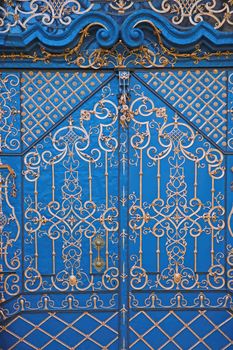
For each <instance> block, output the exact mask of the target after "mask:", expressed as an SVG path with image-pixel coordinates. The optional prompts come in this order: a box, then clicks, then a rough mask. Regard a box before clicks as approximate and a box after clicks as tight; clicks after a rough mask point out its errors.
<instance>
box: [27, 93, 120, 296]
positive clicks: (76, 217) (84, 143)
mask: <svg viewBox="0 0 233 350" xmlns="http://www.w3.org/2000/svg"><path fill="white" fill-rule="evenodd" d="M111 94H112V93H111V90H110V87H105V88H104V90H103V98H102V99H101V100H100V101H99V102H98V103H97V104H95V106H94V109H93V110H91V111H89V110H85V109H83V110H81V112H80V113H81V115H80V117H79V120H78V125H76V123H74V119H73V118H70V119H69V124H68V126H62V127H61V128H59V129H58V130H57V131H56V132H55V133H54V134H53V135H50V136H48V137H47V138H45V143H44V144H39V145H37V147H36V149H35V150H33V151H31V152H29V153H27V154H26V156H25V158H24V162H25V166H26V170H25V171H24V175H25V180H26V181H27V182H28V183H30V184H31V185H32V186H34V198H33V197H32V196H31V194H29V196H28V197H27V198H26V205H27V209H26V212H25V218H26V222H25V230H26V232H27V234H28V237H27V239H26V242H27V244H28V245H29V246H32V245H34V253H33V255H30V256H29V255H28V256H26V261H27V265H28V267H27V269H26V271H25V278H26V282H25V288H26V290H28V291H31V292H33V291H34V292H35V291H37V290H39V289H40V288H42V290H53V289H54V288H55V289H56V290H58V291H65V290H68V289H70V288H71V289H72V290H73V289H76V290H80V291H84V290H89V289H90V288H92V289H98V290H101V289H103V288H104V289H105V288H106V289H108V290H114V289H116V288H117V287H118V284H119V282H118V268H117V266H116V261H117V254H116V253H114V252H111V251H109V244H110V241H111V240H113V244H114V233H116V231H117V230H118V221H117V220H118V219H117V217H118V209H117V207H116V195H115V196H112V195H111V196H110V195H109V191H110V190H109V178H108V176H109V175H108V172H109V171H110V170H109V169H111V167H114V166H115V165H114V163H115V162H116V159H115V151H116V149H117V145H118V141H117V139H116V137H115V136H114V134H115V124H116V122H117V115H118V110H117V106H116V105H115V104H114V103H113V102H112V101H111ZM91 120H94V124H96V123H97V122H99V123H97V124H96V125H94V124H93V125H92V123H90V121H91ZM93 142H96V143H95V146H94V144H93ZM46 144H47V145H50V146H51V147H52V148H51V149H47V147H46ZM86 167H87V168H86ZM103 167H104V168H105V179H106V180H105V191H106V197H105V203H101V204H100V203H99V204H98V203H97V202H95V199H94V198H95V188H93V186H94V185H93V180H92V179H93V174H94V170H95V169H98V171H100V170H99V169H101V168H103ZM80 168H81V169H83V170H80ZM45 170H46V172H48V171H49V172H51V181H52V183H51V189H50V191H51V199H49V200H48V202H47V203H44V202H40V196H39V194H38V189H39V188H40V186H41V185H40V184H41V181H42V180H41V177H42V176H45V174H46V172H45ZM80 171H83V172H86V171H87V174H88V182H87V184H86V185H85V186H88V189H87V188H86V187H85V188H83V185H82V182H81V180H80ZM58 172H60V173H61V174H63V175H62V177H63V180H62V182H61V183H60V182H59V183H58V182H57V181H55V179H56V178H55V174H56V173H58ZM43 174H44V175H43ZM82 181H83V179H82ZM87 194H88V195H87ZM43 236H45V238H46V241H47V242H48V241H50V242H51V249H52V250H51V256H52V273H51V278H50V279H45V280H43V277H42V274H41V273H40V270H39V267H38V264H39V260H38V259H39V255H38V249H39V248H38V244H39V243H38V242H39V240H40V239H42V238H43ZM60 244H61V247H60ZM86 245H87V246H88V249H89V262H88V265H89V272H88V269H87V262H86V263H85V266H84V265H83V264H84V263H83V258H85V259H87V256H88V255H86V254H85V255H84V256H83V248H82V247H83V246H86ZM104 246H105V249H104V250H105V258H104V259H103V257H102V254H103V253H104V252H103V248H104ZM59 247H60V248H59ZM93 248H95V249H96V250H97V256H96V258H95V259H94V256H95V252H94V251H93ZM59 249H61V251H59ZM59 256H61V258H62V261H63V264H62V265H61V264H60V258H59ZM93 267H94V269H95V270H97V271H98V272H101V273H102V275H101V276H100V280H99V277H98V276H95V275H94V274H93Z"/></svg>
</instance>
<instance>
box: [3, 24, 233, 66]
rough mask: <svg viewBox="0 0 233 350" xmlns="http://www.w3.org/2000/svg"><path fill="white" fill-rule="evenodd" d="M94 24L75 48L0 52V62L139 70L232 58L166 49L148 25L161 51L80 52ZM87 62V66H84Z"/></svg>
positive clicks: (222, 53)
mask: <svg viewBox="0 0 233 350" xmlns="http://www.w3.org/2000/svg"><path fill="white" fill-rule="evenodd" d="M96 24H97V23H92V24H89V25H88V26H87V27H86V28H84V29H83V30H82V31H81V32H80V39H79V41H78V43H77V44H76V45H75V47H74V48H68V49H65V50H64V51H63V52H61V53H53V52H49V51H48V50H46V49H45V48H44V47H41V48H40V53H39V54H38V53H37V52H36V51H35V52H34V53H33V54H29V53H28V54H27V53H24V52H20V53H2V54H1V55H0V59H2V60H30V61H32V62H34V63H36V62H43V63H45V64H48V63H50V62H51V60H53V59H63V60H64V61H65V62H66V63H67V64H75V65H77V66H79V67H80V68H90V67H92V68H96V69H100V68H102V67H106V66H108V65H114V67H115V68H125V67H126V66H127V65H128V63H127V62H126V61H127V59H129V58H131V59H130V60H129V61H130V63H131V64H135V65H137V66H142V67H166V66H169V65H171V66H175V64H176V62H177V61H178V60H179V59H185V58H188V59H192V60H193V61H194V63H196V64H197V63H198V62H200V61H203V60H209V59H210V58H211V57H229V56H232V55H233V51H229V50H227V51H215V52H203V51H202V49H201V48H200V45H199V44H197V45H196V46H195V50H194V51H192V52H191V53H179V52H178V51H176V49H174V48H168V47H166V45H165V44H164V41H163V38H162V33H161V31H160V30H159V29H158V28H157V27H156V26H155V25H154V24H153V23H151V22H149V24H150V25H151V26H152V28H153V32H154V35H155V38H156V39H157V41H158V44H159V46H160V49H161V52H153V51H152V50H150V49H149V48H148V47H147V46H140V47H139V48H137V49H132V50H129V49H128V48H127V47H126V46H125V45H124V44H123V43H122V42H121V41H119V42H118V43H117V44H115V45H114V46H113V47H112V48H110V49H102V48H99V49H95V50H94V51H92V52H90V53H88V51H85V50H84V52H81V49H82V45H83V43H84V41H85V38H86V37H87V36H88V35H89V34H90V29H91V28H92V27H93V26H95V25H96ZM118 45H121V46H123V47H124V49H125V50H124V54H122V53H119V52H118V50H117V46H118ZM85 62H86V63H85Z"/></svg>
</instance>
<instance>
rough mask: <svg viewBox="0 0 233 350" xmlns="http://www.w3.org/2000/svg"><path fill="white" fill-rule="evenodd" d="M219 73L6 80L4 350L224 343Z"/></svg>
mask: <svg viewBox="0 0 233 350" xmlns="http://www.w3.org/2000/svg"><path fill="white" fill-rule="evenodd" d="M227 74H228V73H227V72H225V71H223V70H216V69H211V70H206V69H203V70H198V71H197V70H188V69H185V70H170V71H169V70H167V71H166V70H164V71H146V70H145V71H138V72H137V71H136V72H135V73H130V72H128V71H119V72H108V71H101V72H92V71H87V72H77V71H72V70H67V71H53V70H51V71H49V70H44V71H43V70H42V71H37V70H34V71H27V70H25V72H22V71H21V72H17V71H15V72H13V73H8V72H5V73H4V74H3V76H2V79H5V85H4V86H3V89H5V90H6V92H7V91H8V95H7V93H6V94H5V102H4V105H3V107H4V108H5V110H6V111H7V105H10V106H11V108H13V107H12V103H11V104H10V101H12V98H13V100H14V103H15V104H16V105H15V106H14V108H15V113H14V123H13V124H11V126H12V127H13V125H14V128H15V129H16V132H15V133H14V132H8V133H7V132H6V141H5V144H4V145H5V146H4V149H3V156H2V160H1V162H2V164H1V178H2V181H1V203H2V204H1V207H2V214H1V233H2V236H1V237H2V241H1V246H2V250H1V251H2V254H1V259H2V270H3V276H4V277H3V278H4V281H3V282H2V283H3V286H4V288H3V289H2V300H3V301H4V308H3V314H4V318H5V321H4V322H5V326H4V328H3V330H2V332H1V339H2V342H3V345H2V348H3V349H18V350H21V349H23V350H25V349H37V348H40V349H56V350H59V349H80V350H82V349H88V350H92V349H93V350H94V349H109V350H110V349H112V350H113V349H121V350H124V349H133V350H136V349H137V350H138V349H140V350H143V349H202V348H203V349H205V348H207V349H220V348H221V349H227V348H229V349H230V348H231V347H232V346H233V345H232V334H231V332H232V326H233V319H232V315H231V313H230V311H229V308H230V305H231V304H232V299H231V296H230V292H229V290H230V289H231V288H232V272H231V271H232V270H231V269H232V254H233V253H232V246H231V240H232V231H231V215H232V214H231V211H232V210H231V199H230V196H231V193H230V180H231V173H230V168H231V166H232V165H233V164H232V158H231V156H230V152H228V144H229V140H228V136H227V130H228V121H227V113H228V109H229V108H230V107H229V101H228V95H227V90H228V87H227V84H228V75H227ZM11 85H12V86H11ZM12 93H14V96H12V98H11V97H9V96H10V94H12ZM10 98H11V99H10ZM12 115H13V114H12V113H11V116H12ZM6 130H7V129H6ZM216 340H217V342H218V347H216Z"/></svg>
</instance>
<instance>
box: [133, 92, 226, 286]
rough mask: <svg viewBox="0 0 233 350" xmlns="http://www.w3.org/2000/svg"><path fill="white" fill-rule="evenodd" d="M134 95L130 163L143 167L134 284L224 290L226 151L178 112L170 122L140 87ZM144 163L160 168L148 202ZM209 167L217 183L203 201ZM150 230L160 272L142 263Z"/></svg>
mask: <svg viewBox="0 0 233 350" xmlns="http://www.w3.org/2000/svg"><path fill="white" fill-rule="evenodd" d="M134 95H135V99H134V100H133V102H132V103H131V105H130V110H131V112H132V114H133V115H134V117H133V118H132V123H133V124H131V129H132V130H133V133H132V136H131V140H130V142H131V147H132V148H133V150H134V151H133V152H132V156H131V164H132V166H136V167H137V168H138V171H139V173H138V178H139V192H138V193H137V191H136V192H133V193H131V194H130V201H131V207H130V209H129V213H130V221H129V226H130V229H131V234H130V240H131V241H132V244H133V245H136V246H138V254H137V255H136V253H135V254H132V255H131V261H132V263H133V265H132V268H131V287H132V289H136V290H137V289H143V288H145V287H147V288H162V289H167V290H169V289H173V288H176V289H185V290H189V289H193V288H201V289H206V288H207V289H208V288H213V289H221V288H223V287H224V286H225V278H224V273H225V268H224V265H223V263H221V261H222V259H223V255H222V254H223V253H222V252H218V249H217V245H218V244H219V243H220V242H221V241H222V240H223V238H222V231H223V229H224V227H225V224H224V220H223V215H224V212H225V209H224V207H223V204H222V202H223V198H224V196H223V194H222V193H221V192H219V190H217V189H216V188H215V187H217V188H218V186H219V185H218V182H219V181H220V182H221V179H222V178H223V176H224V171H225V168H224V163H223V154H222V153H221V152H220V151H219V150H217V149H214V148H212V147H211V146H210V145H208V144H207V143H206V144H205V145H203V146H202V145H201V142H202V137H201V136H200V135H199V134H198V133H195V132H194V131H193V129H192V128H191V127H190V126H189V125H188V124H186V123H184V122H182V121H181V120H180V119H179V118H178V117H177V116H176V115H175V116H174V121H168V117H167V113H166V110H165V109H164V108H159V109H158V108H156V107H155V105H154V102H153V100H152V99H150V98H149V97H147V96H145V95H144V93H140V92H139V88H138V87H137V88H135V90H134ZM155 113H156V114H155ZM153 115H154V118H153ZM143 117H144V120H143V119H142V118H143ZM149 117H150V121H149ZM152 118H153V119H152ZM156 130H157V131H156ZM152 134H155V135H156V134H157V138H158V142H157V143H156V144H154V145H153V140H154V139H155V135H154V136H153V137H152ZM196 144H197V146H196ZM143 159H145V160H143ZM145 162H147V166H149V167H151V168H155V171H156V173H157V176H156V180H155V183H154V186H155V188H157V191H156V194H155V195H153V196H152V199H151V202H148V201H147V202H144V201H143V196H145V195H144V191H143V166H146V163H145ZM164 162H166V164H167V165H168V167H169V176H168V177H167V180H166V184H165V183H164V175H163V186H166V191H161V181H162V180H161V168H162V167H164V166H165V163H164ZM186 162H188V163H190V166H192V167H193V169H194V170H193V171H194V184H193V189H192V190H191V187H190V186H189V187H188V184H187V181H186V176H187V175H186V172H187V164H186ZM191 164H192V165H191ZM206 167H207V169H208V176H209V179H210V183H211V184H212V187H211V199H210V200H208V201H207V202H203V200H202V199H201V197H200V193H199V192H198V186H199V185H198V179H199V177H200V173H201V171H203V170H202V169H204V168H206ZM145 235H147V236H148V235H149V236H151V237H155V240H156V243H155V244H156V276H155V277H153V276H152V275H151V274H150V271H149V272H148V273H147V272H146V269H145V268H144V267H143V249H142V246H143V239H144V238H143V237H144V236H145ZM203 235H207V236H208V235H209V236H210V241H211V244H210V265H209V267H208V271H207V272H206V275H205V277H204V276H203V274H199V272H198V259H199V258H198V246H199V244H200V243H199V242H200V238H201V237H202V236H203ZM188 237H189V238H188ZM187 238H188V242H189V246H190V245H192V246H193V259H192V260H193V264H192V265H193V266H186V263H185V261H186V258H185V257H186V254H187V246H188V243H187ZM162 242H164V243H162ZM162 244H163V246H162ZM215 248H216V249H217V250H215ZM162 250H163V252H164V251H166V254H167V266H165V264H164V262H163V263H162V262H161V251H162ZM147 253H148V252H147ZM163 260H164V255H163Z"/></svg>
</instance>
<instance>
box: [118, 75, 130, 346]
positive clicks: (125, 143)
mask: <svg viewBox="0 0 233 350" xmlns="http://www.w3.org/2000/svg"><path fill="white" fill-rule="evenodd" d="M118 74H119V100H120V98H121V97H122V96H126V95H127V94H128V84H129V72H126V71H120V72H119V73H118ZM123 100H124V101H127V99H123ZM120 120H121V115H119V121H120ZM128 134H129V131H128V128H127V126H126V125H124V124H122V123H120V122H119V198H120V200H119V215H120V225H119V230H120V231H119V232H120V242H119V250H120V254H119V256H120V259H119V260H120V278H121V281H120V282H121V283H120V311H121V315H120V330H119V331H120V349H121V350H126V349H128V348H129V347H128V317H127V312H128V307H129V305H128V278H127V271H128V243H127V242H128V187H129V186H128V178H129V167H128V149H129V135H128Z"/></svg>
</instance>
